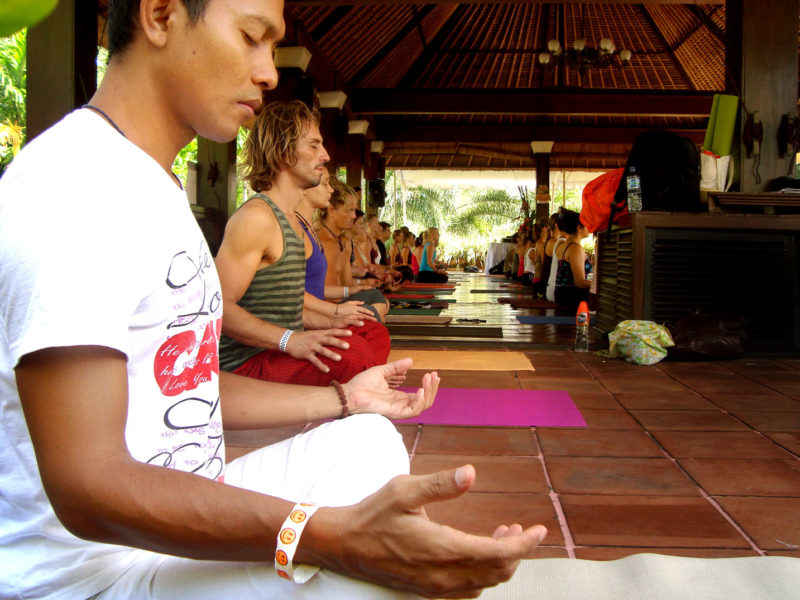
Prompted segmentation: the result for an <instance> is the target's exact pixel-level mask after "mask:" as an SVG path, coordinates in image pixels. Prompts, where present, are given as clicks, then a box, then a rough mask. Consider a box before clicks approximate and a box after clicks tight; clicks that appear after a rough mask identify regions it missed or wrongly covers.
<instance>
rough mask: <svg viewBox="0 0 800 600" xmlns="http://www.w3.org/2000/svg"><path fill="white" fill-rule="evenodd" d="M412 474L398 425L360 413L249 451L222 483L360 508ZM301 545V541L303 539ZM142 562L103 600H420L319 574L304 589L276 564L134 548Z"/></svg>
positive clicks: (105, 593)
mask: <svg viewBox="0 0 800 600" xmlns="http://www.w3.org/2000/svg"><path fill="white" fill-rule="evenodd" d="M408 471H409V463H408V453H407V451H406V448H405V446H404V445H403V441H402V438H401V436H400V434H399V433H398V432H397V430H396V429H395V427H394V425H392V423H391V422H390V421H388V420H387V419H385V418H383V417H380V416H378V415H355V416H352V417H349V418H347V419H343V420H341V421H332V422H330V423H325V424H323V425H320V426H319V427H317V428H315V429H312V430H311V431H309V432H307V433H303V434H301V435H298V436H295V437H294V438H291V439H288V440H284V441H282V442H279V443H277V444H274V445H272V446H267V447H266V448H262V449H260V450H256V451H255V452H251V453H250V454H247V455H245V456H242V457H241V458H238V459H236V460H234V461H232V462H231V463H230V464H229V465H228V466H227V467H226V470H225V483H226V484H229V485H235V486H237V487H242V488H245V489H248V490H253V491H256V492H261V493H263V494H268V495H270V496H278V497H280V498H284V499H287V500H291V501H293V502H299V501H302V500H306V501H309V502H315V503H317V504H321V505H324V506H347V505H350V504H355V503H356V502H358V501H360V500H361V499H362V498H364V497H366V496H368V495H370V494H372V493H373V492H375V491H376V490H378V488H380V487H382V486H383V485H384V484H385V483H386V482H387V481H389V480H390V479H392V478H393V477H395V476H397V475H401V474H407V473H408ZM301 543H302V542H301ZM134 552H137V553H139V555H140V558H141V560H137V562H136V564H135V566H134V567H133V568H132V569H130V570H128V571H127V572H126V573H125V574H124V575H123V576H122V577H120V579H119V580H118V581H117V582H116V583H115V584H114V585H113V586H112V587H110V588H109V589H107V590H105V591H103V592H101V593H100V594H98V595H97V596H95V598H97V599H98V600H99V599H102V600H132V599H135V600H140V599H153V600H162V599H169V600H178V599H180V600H219V599H220V598H225V599H226V600H250V599H255V598H275V599H284V598H286V599H291V600H295V599H297V600H305V599H306V598H308V599H311V598H313V599H314V600H319V599H330V600H360V599H363V600H384V599H385V600H398V599H401V598H403V599H406V598H416V597H417V596H411V595H408V594H403V593H399V592H395V591H393V590H387V589H385V588H381V587H377V586H374V585H371V584H368V583H364V582H361V581H356V580H353V579H348V578H347V577H343V576H341V575H338V574H336V573H332V572H329V571H327V570H325V569H323V570H321V571H320V572H319V573H317V575H316V576H314V577H313V578H312V579H311V580H310V581H308V582H307V583H305V584H303V585H297V584H295V583H292V582H289V581H285V580H283V579H281V578H280V577H278V576H277V574H276V573H275V569H274V567H273V564H272V561H271V560H269V561H265V562H263V563H260V562H259V563H241V562H221V561H199V560H191V559H187V558H177V557H172V556H165V555H161V554H156V553H152V552H146V551H143V550H135V551H134Z"/></svg>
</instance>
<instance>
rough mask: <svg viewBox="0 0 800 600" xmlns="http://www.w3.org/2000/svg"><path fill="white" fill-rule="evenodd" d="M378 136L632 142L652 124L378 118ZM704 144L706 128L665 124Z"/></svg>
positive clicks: (419, 140) (466, 140) (389, 140)
mask: <svg viewBox="0 0 800 600" xmlns="http://www.w3.org/2000/svg"><path fill="white" fill-rule="evenodd" d="M377 129H378V132H377V136H378V139H380V140H381V141H382V142H384V144H386V145H389V144H392V143H399V142H403V143H414V142H416V143H441V142H460V143H465V144H491V143H497V141H498V140H501V141H502V142H504V143H524V144H527V143H530V142H532V141H534V140H553V141H555V142H562V143H587V144H630V143H632V142H633V140H634V138H636V136H637V135H639V134H640V133H644V132H645V131H648V130H650V129H652V128H650V127H586V126H573V125H562V126H535V125H500V126H498V125H472V126H459V125H408V124H398V125H396V126H392V125H388V124H387V123H385V122H378V124H377ZM666 129H667V130H668V131H672V132H674V133H676V134H677V135H680V136H684V137H687V138H689V139H690V140H692V141H693V142H695V143H696V144H701V143H702V142H703V139H704V138H705V133H706V132H705V130H704V129H686V128H666Z"/></svg>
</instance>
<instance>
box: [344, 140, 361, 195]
mask: <svg viewBox="0 0 800 600" xmlns="http://www.w3.org/2000/svg"><path fill="white" fill-rule="evenodd" d="M346 148H347V181H346V182H345V183H347V185H349V186H350V187H353V188H355V187H361V177H362V167H363V161H364V136H363V134H348V135H347V141H346ZM363 204H364V191H363V190H362V191H361V207H360V208H361V210H364V209H363Z"/></svg>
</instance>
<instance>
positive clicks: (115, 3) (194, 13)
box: [108, 0, 209, 56]
mask: <svg viewBox="0 0 800 600" xmlns="http://www.w3.org/2000/svg"><path fill="white" fill-rule="evenodd" d="M181 2H183V5H184V6H185V7H186V12H188V13H189V21H190V22H191V24H192V25H196V24H197V22H198V21H199V20H200V18H201V17H202V16H203V15H204V14H205V12H206V8H208V3H209V0H181ZM140 6H141V3H140V0H110V3H109V6H108V55H109V56H113V55H114V54H119V53H121V52H123V51H124V50H125V48H127V47H128V46H130V44H131V42H132V41H133V36H134V33H135V32H136V28H137V27H138V26H139V7H140Z"/></svg>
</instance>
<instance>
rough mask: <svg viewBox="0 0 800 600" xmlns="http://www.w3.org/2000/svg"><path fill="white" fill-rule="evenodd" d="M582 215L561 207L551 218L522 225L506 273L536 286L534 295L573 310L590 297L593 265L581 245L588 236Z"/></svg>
mask: <svg viewBox="0 0 800 600" xmlns="http://www.w3.org/2000/svg"><path fill="white" fill-rule="evenodd" d="M589 235H590V234H589V231H588V230H587V229H586V227H585V226H584V225H583V223H581V220H580V214H579V213H577V212H575V211H574V210H570V209H567V208H561V209H559V211H558V212H556V213H553V214H552V215H551V216H550V218H549V219H547V220H543V221H541V222H539V223H536V224H534V225H533V227H524V226H523V227H521V228H520V230H519V231H518V232H517V233H516V234H515V235H514V246H513V248H511V249H509V254H508V255H507V257H506V265H505V267H506V268H505V273H506V275H507V276H508V277H510V278H512V279H517V280H519V281H520V282H521V283H522V284H523V285H526V286H531V287H532V288H533V296H534V298H540V299H547V300H549V301H551V302H555V303H556V304H557V305H558V306H559V307H560V308H567V309H574V308H577V307H578V305H579V304H580V303H581V302H583V301H587V300H588V299H589V290H590V288H591V285H592V281H591V273H592V269H593V264H592V261H591V259H590V258H588V257H587V255H586V251H585V250H584V249H583V246H582V245H581V240H583V239H585V238H587V237H588V236H589Z"/></svg>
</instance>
